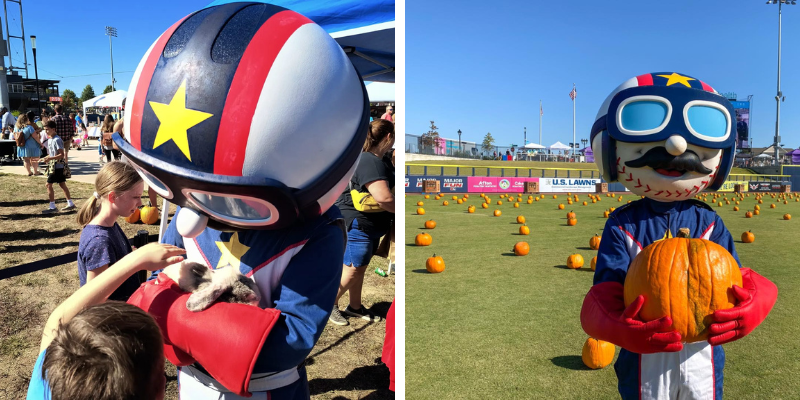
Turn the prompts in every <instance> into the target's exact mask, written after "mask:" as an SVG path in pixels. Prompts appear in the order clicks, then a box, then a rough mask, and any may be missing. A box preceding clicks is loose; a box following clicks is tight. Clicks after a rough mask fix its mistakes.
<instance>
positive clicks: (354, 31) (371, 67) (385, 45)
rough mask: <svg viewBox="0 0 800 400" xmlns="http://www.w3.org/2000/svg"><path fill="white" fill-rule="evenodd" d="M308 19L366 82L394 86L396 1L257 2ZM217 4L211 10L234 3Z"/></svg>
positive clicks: (221, 0) (219, 1)
mask: <svg viewBox="0 0 800 400" xmlns="http://www.w3.org/2000/svg"><path fill="white" fill-rule="evenodd" d="M257 1H258V2H261V3H269V4H274V5H277V6H281V7H284V8H288V9H290V10H292V11H295V12H298V13H300V14H303V15H305V16H306V17H308V18H309V19H311V20H312V21H314V22H316V23H317V24H318V25H319V26H321V27H322V29H325V31H326V32H328V33H329V34H330V35H331V37H333V38H334V39H336V42H337V43H339V45H340V46H342V49H344V51H345V53H347V56H348V57H349V58H350V61H352V62H353V65H354V66H355V67H356V69H357V70H358V72H359V73H360V74H361V77H362V78H364V80H365V81H374V82H391V83H394V21H395V16H394V0H370V1H363V0H271V1H263V0H257ZM233 2H234V1H231V0H216V1H214V2H212V3H211V4H209V5H208V6H209V7H211V6H216V5H220V4H227V3H233Z"/></svg>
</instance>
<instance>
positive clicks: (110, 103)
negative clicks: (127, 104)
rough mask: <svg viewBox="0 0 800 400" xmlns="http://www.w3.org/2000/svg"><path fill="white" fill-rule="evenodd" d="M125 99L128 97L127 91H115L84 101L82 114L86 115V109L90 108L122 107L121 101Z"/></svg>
mask: <svg viewBox="0 0 800 400" xmlns="http://www.w3.org/2000/svg"><path fill="white" fill-rule="evenodd" d="M126 97H128V91H126V90H117V91H115V92H110V93H106V94H103V95H100V96H97V97H95V98H93V99H89V100H86V101H84V102H83V113H84V114H86V109H87V108H91V107H118V108H119V107H122V101H123V100H125V98H126Z"/></svg>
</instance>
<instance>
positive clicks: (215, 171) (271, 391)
mask: <svg viewBox="0 0 800 400" xmlns="http://www.w3.org/2000/svg"><path fill="white" fill-rule="evenodd" d="M368 122H369V102H368V99H367V95H366V90H365V88H364V83H363V82H362V80H361V78H360V76H359V75H358V73H357V72H356V70H355V69H354V67H353V65H352V63H351V62H350V61H349V60H348V58H347V56H346V55H345V53H344V51H343V50H342V49H341V47H340V46H339V45H338V44H337V43H336V42H335V41H334V40H333V39H332V38H331V37H330V36H329V35H328V34H327V33H326V32H325V31H324V30H323V29H322V28H321V27H319V26H318V25H317V24H315V23H314V22H312V21H311V20H309V19H308V18H306V17H304V16H302V15H300V14H297V13H295V12H293V11H289V10H286V9H284V8H281V7H277V6H273V5H269V4H264V3H229V4H223V5H217V6H212V7H208V8H205V9H203V10H200V11H198V12H195V13H193V14H191V15H189V16H187V17H185V18H184V19H182V20H180V21H178V22H177V23H175V24H174V25H173V26H172V27H170V28H169V29H168V30H167V31H166V32H164V33H163V34H162V35H161V36H160V37H159V38H158V39H157V40H156V41H155V43H153V45H152V46H151V47H150V49H149V50H148V51H147V53H146V54H145V56H144V58H142V61H141V63H140V64H139V66H138V68H137V69H136V72H135V73H134V76H133V80H132V82H131V87H130V90H129V97H128V99H127V113H126V116H125V134H126V138H123V137H121V136H120V135H115V138H114V140H115V143H116V144H117V146H118V147H119V148H120V150H121V151H122V152H123V153H124V154H125V155H126V156H127V158H128V159H129V162H130V163H131V164H132V165H133V166H134V167H135V168H136V169H137V170H138V171H139V173H140V175H141V176H142V177H143V179H144V180H145V182H146V183H147V184H148V186H149V187H151V188H153V189H154V190H156V191H157V192H158V194H159V195H161V196H163V197H164V198H165V199H166V200H167V201H169V202H171V203H176V204H177V205H178V206H180V208H179V211H178V213H177V214H176V216H175V218H173V220H172V221H171V222H170V224H169V227H168V228H167V230H166V232H165V235H164V239H163V240H162V241H163V242H165V243H169V244H174V245H177V246H179V247H182V248H185V249H186V251H187V258H188V259H189V260H190V261H195V262H199V263H201V264H204V265H206V266H207V267H209V268H211V269H217V268H222V267H227V266H230V267H233V268H235V269H237V270H238V271H239V272H241V273H242V274H244V275H245V276H246V277H248V278H251V279H252V280H253V281H254V282H255V285H256V286H257V287H258V289H259V290H260V293H261V300H260V303H259V306H258V307H254V306H251V305H244V304H228V303H216V304H214V305H212V306H211V307H210V308H208V309H206V310H204V311H201V312H197V313H192V312H190V311H188V310H187V307H186V301H187V297H188V293H184V292H182V291H181V290H180V289H179V288H178V286H177V284H176V283H175V282H174V281H173V280H172V279H170V278H169V277H167V276H166V274H163V273H162V274H160V275H158V277H157V278H156V279H154V280H151V281H150V282H148V283H147V284H144V285H142V287H141V288H140V289H139V291H137V292H136V293H135V294H134V295H133V296H132V297H131V300H130V301H129V302H131V303H132V304H135V305H137V306H139V307H141V308H143V309H145V310H146V311H148V312H150V313H151V314H152V315H154V317H155V319H156V321H157V322H158V323H159V325H160V327H161V329H162V333H163V335H164V341H165V354H166V356H167V358H168V359H169V360H170V361H172V362H173V363H174V364H176V365H178V366H179V367H181V368H180V371H179V381H180V389H179V390H180V394H181V397H182V398H191V399H205V398H214V399H217V398H225V399H238V398H240V397H239V396H249V394H250V393H261V394H260V395H259V396H262V397H259V398H271V399H276V400H277V399H295V398H299V399H302V398H308V397H309V393H308V381H307V378H306V372H305V367H304V366H303V364H304V360H305V358H306V357H307V356H308V354H309V353H310V351H311V349H312V348H313V346H314V344H315V343H316V341H317V339H319V336H320V335H321V333H322V330H323V328H324V326H325V324H326V323H327V320H328V317H329V315H330V313H331V304H333V301H334V297H335V296H336V292H337V289H338V286H339V281H340V277H341V273H342V262H343V254H344V240H345V239H344V238H345V234H346V232H344V225H343V220H342V216H341V214H340V212H339V210H338V208H336V207H333V204H334V202H335V201H336V199H337V197H338V196H339V194H341V193H342V192H343V191H344V189H345V188H346V187H347V185H348V182H349V180H350V177H351V176H352V174H353V171H354V169H355V166H356V165H357V162H358V158H359V156H360V153H361V147H362V145H363V143H364V141H365V139H366V134H367V124H368ZM263 396H267V397H263Z"/></svg>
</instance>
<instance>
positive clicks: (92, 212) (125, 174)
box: [78, 161, 142, 226]
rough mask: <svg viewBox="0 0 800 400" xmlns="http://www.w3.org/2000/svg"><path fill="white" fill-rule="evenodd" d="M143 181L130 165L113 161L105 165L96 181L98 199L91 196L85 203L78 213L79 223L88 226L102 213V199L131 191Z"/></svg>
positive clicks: (95, 187)
mask: <svg viewBox="0 0 800 400" xmlns="http://www.w3.org/2000/svg"><path fill="white" fill-rule="evenodd" d="M141 181H142V177H141V176H139V173H138V172H136V170H135V169H134V168H133V167H131V165H130V164H128V163H125V162H122V161H113V162H110V163H108V164H106V165H104V166H103V168H100V172H98V173H97V178H95V180H94V189H95V190H96V191H97V192H96V193H97V197H95V196H91V197H89V200H87V201H85V202H84V203H83V205H82V206H81V210H80V211H78V223H79V224H80V225H81V226H86V224H88V223H89V222H90V221H91V220H92V218H94V217H95V216H96V215H97V213H98V212H99V211H100V199H104V198H106V197H107V196H108V194H109V193H111V192H114V193H122V192H126V191H128V190H131V188H133V187H134V186H135V185H136V184H138V183H139V182H141ZM140 195H141V193H140ZM98 197H99V199H98Z"/></svg>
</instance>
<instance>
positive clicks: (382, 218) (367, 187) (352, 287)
mask: <svg viewBox="0 0 800 400" xmlns="http://www.w3.org/2000/svg"><path fill="white" fill-rule="evenodd" d="M394 138H395V136H394V124H393V123H391V122H390V121H387V120H377V121H373V122H371V123H370V126H369V134H368V135H367V140H366V142H365V143H364V148H363V153H361V159H360V160H359V162H358V166H357V167H356V171H355V173H354V174H353V177H352V178H351V179H350V185H349V186H348V188H347V189H345V192H344V193H342V195H341V196H339V199H338V200H337V201H336V204H337V205H338V206H339V209H340V210H341V211H342V215H344V217H345V222H346V223H347V230H348V232H347V248H346V249H345V253H344V270H343V271H342V280H341V283H340V284H339V292H338V293H337V294H336V301H335V302H334V306H333V313H332V314H331V316H330V321H331V322H333V323H334V324H337V325H348V322H347V320H346V319H345V318H344V316H342V313H344V314H346V315H349V316H352V317H356V318H361V319H364V320H367V321H373V320H376V319H377V317H376V316H375V315H374V314H372V313H371V312H370V311H369V310H367V309H366V307H364V306H363V305H362V304H361V287H362V285H363V284H364V273H365V272H366V270H367V267H368V266H369V262H370V260H371V259H372V255H373V254H374V253H375V251H376V250H377V248H378V244H379V242H380V239H381V237H383V236H384V235H386V234H388V233H389V228H390V226H391V225H392V221H393V220H394V166H393V165H392V160H391V159H390V158H388V157H384V155H385V154H386V152H387V151H388V150H389V149H391V148H392V146H393V145H394ZM351 191H355V192H358V193H369V194H370V195H372V198H373V199H374V200H375V202H376V203H377V204H378V205H379V206H380V208H379V209H375V210H370V211H359V210H358V209H356V206H355V204H354V203H353V197H352V195H351ZM345 292H349V293H350V304H349V305H348V306H347V308H345V309H344V311H341V312H340V311H339V305H338V304H339V299H340V298H341V297H342V295H344V293H345Z"/></svg>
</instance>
